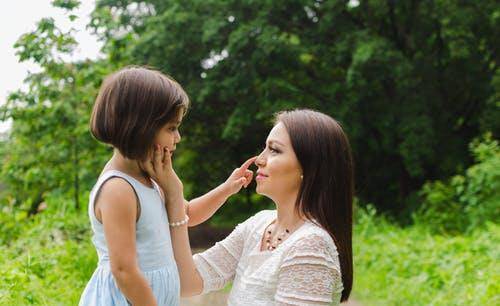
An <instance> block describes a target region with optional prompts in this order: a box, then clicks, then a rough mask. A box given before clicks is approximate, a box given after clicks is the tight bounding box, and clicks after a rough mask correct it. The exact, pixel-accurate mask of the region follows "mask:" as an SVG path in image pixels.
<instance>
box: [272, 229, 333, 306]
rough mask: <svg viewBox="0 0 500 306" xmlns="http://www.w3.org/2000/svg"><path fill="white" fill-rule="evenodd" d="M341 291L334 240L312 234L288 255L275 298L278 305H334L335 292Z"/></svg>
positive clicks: (282, 266)
mask: <svg viewBox="0 0 500 306" xmlns="http://www.w3.org/2000/svg"><path fill="white" fill-rule="evenodd" d="M339 290H340V291H342V278H341V274H340V264H339V261H338V256H337V252H336V249H335V245H334V244H333V241H330V242H329V241H328V239H325V237H322V236H320V235H316V234H313V235H309V236H307V237H304V238H301V239H300V240H299V241H297V242H296V243H295V244H294V245H293V246H292V247H291V248H290V250H289V251H288V253H287V254H286V255H285V258H284V259H283V262H282V264H281V266H280V269H279V272H278V285H277V290H276V295H275V297H274V299H275V302H276V304H277V305H331V304H332V302H334V303H335V305H338V304H339V303H340V294H338V297H339V300H336V301H332V298H333V295H332V294H333V292H337V293H339Z"/></svg>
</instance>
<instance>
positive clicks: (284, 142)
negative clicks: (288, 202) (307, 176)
mask: <svg viewBox="0 0 500 306" xmlns="http://www.w3.org/2000/svg"><path fill="white" fill-rule="evenodd" d="M255 164H256V165H257V167H258V170H257V176H256V179H255V180H256V181H257V189H256V191H257V193H259V194H262V195H265V196H267V197H269V198H271V199H273V200H275V199H278V198H280V197H283V195H292V194H295V193H297V192H298V190H299V188H300V184H301V175H302V169H301V167H300V164H299V161H298V160H297V156H295V152H294V151H293V148H292V143H291V141H290V136H289V135H288V132H287V130H286V128H285V126H284V125H283V123H281V122H279V123H278V124H276V125H275V126H274V127H273V129H272V130H271V132H269V136H268V137H267V140H266V146H265V148H264V151H262V153H260V155H259V156H258V158H257V159H256V160H255Z"/></svg>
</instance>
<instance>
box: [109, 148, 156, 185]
mask: <svg viewBox="0 0 500 306" xmlns="http://www.w3.org/2000/svg"><path fill="white" fill-rule="evenodd" d="M106 170H118V171H121V172H124V173H126V174H128V175H130V176H132V177H135V178H139V179H141V180H145V181H148V180H149V178H148V177H147V176H146V175H145V174H144V171H143V170H142V169H141V168H140V167H139V163H138V162H137V161H136V160H133V159H128V158H126V157H125V156H123V155H122V154H121V153H120V151H118V150H116V149H115V150H114V151H113V156H112V157H111V159H110V160H109V161H108V163H107V164H106V166H105V167H104V171H106Z"/></svg>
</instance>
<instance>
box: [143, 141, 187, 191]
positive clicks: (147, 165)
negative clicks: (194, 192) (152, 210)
mask: <svg viewBox="0 0 500 306" xmlns="http://www.w3.org/2000/svg"><path fill="white" fill-rule="evenodd" d="M141 166H142V168H144V170H146V172H147V173H148V174H149V176H150V177H151V178H152V179H153V180H154V181H155V182H157V183H158V185H160V187H161V188H162V189H163V192H164V193H165V197H166V198H168V197H175V196H183V194H182V193H183V185H182V182H181V180H180V179H179V177H178V176H177V174H176V173H175V171H174V168H173V167H172V153H171V152H170V151H169V150H168V148H167V147H164V148H161V146H160V145H159V144H157V145H155V148H154V152H153V156H152V157H150V158H148V159H147V160H146V161H145V162H143V163H141Z"/></svg>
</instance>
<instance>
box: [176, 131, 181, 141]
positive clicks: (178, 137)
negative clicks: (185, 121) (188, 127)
mask: <svg viewBox="0 0 500 306" xmlns="http://www.w3.org/2000/svg"><path fill="white" fill-rule="evenodd" d="M181 139H182V137H181V133H179V131H177V134H176V135H175V143H179V142H181Z"/></svg>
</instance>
